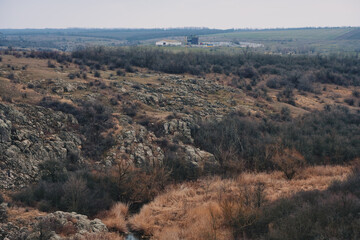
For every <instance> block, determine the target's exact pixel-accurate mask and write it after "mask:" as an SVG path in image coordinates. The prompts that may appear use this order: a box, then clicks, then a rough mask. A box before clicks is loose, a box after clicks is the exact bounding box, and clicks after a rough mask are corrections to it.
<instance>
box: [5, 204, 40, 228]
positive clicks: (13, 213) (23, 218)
mask: <svg viewBox="0 0 360 240" xmlns="http://www.w3.org/2000/svg"><path fill="white" fill-rule="evenodd" d="M7 213H8V221H9V222H16V223H17V224H18V225H20V226H22V227H23V226H26V225H27V224H29V223H33V222H34V221H35V219H36V218H37V217H39V216H45V215H46V214H47V213H45V212H40V211H39V210H37V209H33V208H23V207H16V206H14V207H10V208H8V209H7Z"/></svg>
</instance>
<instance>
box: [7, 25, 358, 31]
mask: <svg viewBox="0 0 360 240" xmlns="http://www.w3.org/2000/svg"><path fill="white" fill-rule="evenodd" d="M329 28H360V25H359V26H306V27H273V28H251V27H245V28H210V27H162V28H161V27H154V28H151V27H150V28H148V27H136V28H127V27H115V28H113V27H102V28H101V27H60V28H56V27H55V28H52V27H46V28H36V27H34V28H0V30H67V29H69V30H71V29H86V30H176V29H192V30H203V29H208V30H224V31H226V30H234V31H238V30H250V31H251V30H258V31H259V30H260V31H261V30H296V29H329Z"/></svg>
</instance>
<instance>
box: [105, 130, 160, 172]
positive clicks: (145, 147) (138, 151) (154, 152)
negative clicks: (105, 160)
mask: <svg viewBox="0 0 360 240" xmlns="http://www.w3.org/2000/svg"><path fill="white" fill-rule="evenodd" d="M118 140H119V146H117V149H118V150H119V151H118V152H119V154H121V155H127V156H128V158H129V160H131V161H132V163H133V164H134V165H135V166H137V167H146V166H154V165H162V163H163V160H164V153H163V151H162V149H161V148H160V147H159V146H157V144H156V140H157V137H156V136H155V134H154V133H153V132H150V131H148V130H147V129H146V128H145V127H143V126H141V125H137V126H135V127H134V126H128V127H126V128H124V129H123V130H122V131H121V134H120V135H119V136H118ZM116 157H119V156H113V158H112V160H111V161H112V162H114V161H115V159H116Z"/></svg>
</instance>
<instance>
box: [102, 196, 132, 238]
mask: <svg viewBox="0 0 360 240" xmlns="http://www.w3.org/2000/svg"><path fill="white" fill-rule="evenodd" d="M128 211H129V206H128V205H126V204H124V203H121V202H119V203H116V204H115V205H113V206H112V207H111V209H110V210H109V211H106V212H104V213H102V214H101V215H105V216H104V217H101V219H102V222H103V223H104V224H105V225H106V226H107V228H108V229H110V230H113V231H114V230H115V231H117V232H121V233H127V232H128V228H127V224H126V220H125V219H126V218H127V215H128Z"/></svg>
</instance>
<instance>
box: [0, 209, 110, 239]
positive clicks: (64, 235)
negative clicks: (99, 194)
mask: <svg viewBox="0 0 360 240" xmlns="http://www.w3.org/2000/svg"><path fill="white" fill-rule="evenodd" d="M29 224H30V225H29V226H27V227H19V226H17V225H16V224H14V223H12V222H7V223H2V224H1V223H0V239H4V240H5V239H7V240H20V239H21V240H38V239H49V240H65V239H66V240H72V239H86V238H84V236H87V234H91V233H106V232H108V229H107V228H106V226H105V224H103V223H102V222H101V220H99V219H94V220H90V219H88V217H87V216H85V215H81V214H77V213H75V212H72V213H69V212H62V211H57V212H54V213H50V214H48V215H46V216H41V217H37V218H36V221H35V222H32V223H29Z"/></svg>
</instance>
